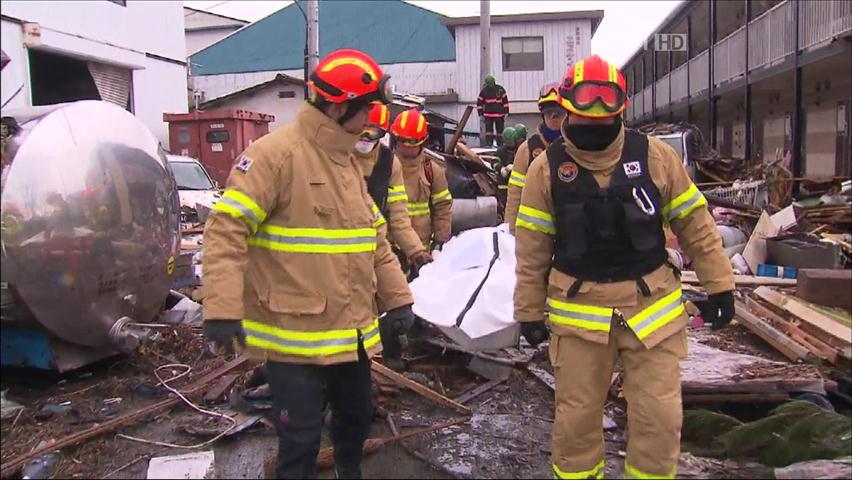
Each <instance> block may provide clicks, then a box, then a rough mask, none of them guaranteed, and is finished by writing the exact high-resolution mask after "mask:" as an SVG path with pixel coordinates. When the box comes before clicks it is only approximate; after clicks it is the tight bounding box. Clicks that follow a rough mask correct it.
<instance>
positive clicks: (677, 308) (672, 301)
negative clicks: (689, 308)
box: [627, 288, 684, 340]
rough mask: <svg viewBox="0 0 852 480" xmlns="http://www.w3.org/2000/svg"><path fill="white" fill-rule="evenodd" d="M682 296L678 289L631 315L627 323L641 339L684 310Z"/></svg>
mask: <svg viewBox="0 0 852 480" xmlns="http://www.w3.org/2000/svg"><path fill="white" fill-rule="evenodd" d="M682 296H683V292H682V291H681V289H679V288H678V289H676V290H675V291H673V292H671V293H670V294H668V295H666V296H665V297H663V298H661V299H659V300H657V301H656V302H654V303H653V304H652V305H651V306H650V307H648V308H646V309H644V310H642V311H641V312H639V313H637V314H636V315H634V316H632V317H630V319H628V320H627V325H629V326H630V328H631V329H633V332H634V333H636V336H637V337H638V338H639V340H642V339H644V338H645V337H647V336H648V335H650V334H652V333H654V332H655V331H657V330H658V329H659V328H660V327H662V326H663V325H665V324H667V323H669V322H670V321H672V320H673V319H675V318H677V317H678V315H681V314H682V313H683V312H684V307H683V301H682V300H681V297H682Z"/></svg>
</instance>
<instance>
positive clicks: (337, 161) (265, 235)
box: [204, 104, 413, 364]
mask: <svg viewBox="0 0 852 480" xmlns="http://www.w3.org/2000/svg"><path fill="white" fill-rule="evenodd" d="M356 137H357V136H356V135H351V134H348V133H346V132H345V131H344V130H343V129H342V128H341V127H340V126H339V125H338V124H337V123H336V122H334V121H333V120H331V119H330V118H328V117H327V116H325V115H324V114H323V113H322V112H321V111H319V110H318V109H316V108H315V107H313V106H311V105H309V104H305V105H304V106H303V107H302V109H301V110H300V111H299V114H298V117H297V118H296V120H295V121H294V122H293V123H290V124H288V125H285V126H283V127H281V128H279V129H277V130H275V131H274V132H272V133H270V134H268V135H266V136H264V137H262V138H261V139H259V140H257V141H256V142H254V143H253V144H252V145H251V146H250V147H249V148H247V149H246V150H245V152H243V154H242V155H241V156H240V157H239V158H238V160H237V163H236V164H235V166H234V169H233V170H232V172H231V174H230V176H229V178H228V182H227V187H226V190H225V193H224V194H223V195H222V199H221V200H220V201H219V202H218V203H216V204H215V206H214V209H213V211H212V212H211V214H210V218H209V219H208V220H207V225H206V228H205V234H204V241H205V245H204V250H205V251H204V285H205V290H206V291H207V292H208V297H207V298H206V299H205V301H204V319H205V321H215V320H218V319H241V320H242V324H243V328H244V330H245V333H246V343H247V345H248V349H249V354H250V355H251V356H252V357H254V358H258V359H261V360H274V361H286V362H295V363H313V364H331V363H340V362H348V361H355V360H357V358H358V356H357V355H358V354H357V345H358V339H359V338H361V339H362V341H363V343H364V346H365V348H366V350H367V352H368V354H370V355H372V354H374V353H376V352H378V351H380V350H381V341H380V340H381V339H380V337H379V329H378V321H377V308H376V300H375V298H376V294H377V292H378V293H381V294H382V297H383V298H384V299H385V300H386V301H387V303H388V304H387V305H386V307H387V308H388V309H393V308H396V307H399V306H403V305H408V304H411V303H413V299H412V297H411V293H410V291H409V289H408V285H407V283H406V280H405V277H404V276H403V274H402V271H401V270H400V266H399V262H398V261H397V259H396V256H395V255H393V253H392V252H391V249H390V245H389V244H388V242H387V240H386V239H385V238H384V236H383V235H381V234H379V233H377V227H378V226H379V225H380V224H381V223H382V222H384V218H383V217H382V216H381V214H380V213H379V211H378V208H376V206H375V205H374V204H373V201H372V199H371V198H370V196H369V194H368V193H367V186H366V184H365V182H364V179H363V177H362V176H361V174H360V172H359V171H358V169H357V168H356V167H355V165H354V164H353V162H352V160H351V157H350V153H351V151H352V148H353V146H354V144H355V141H356Z"/></svg>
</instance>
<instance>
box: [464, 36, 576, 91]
mask: <svg viewBox="0 0 852 480" xmlns="http://www.w3.org/2000/svg"><path fill="white" fill-rule="evenodd" d="M591 26H592V25H591V20H566V21H555V22H519V23H498V24H492V25H491V72H492V74H493V75H494V76H495V77H496V79H497V83H499V84H500V85H503V87H505V88H506V92H507V93H508V95H509V101H510V102H512V101H515V100H535V99H536V98H538V91H539V89H540V88H541V87H542V86H543V85H544V84H546V83H549V82H557V81H559V80H561V79H562V77H563V76H564V75H565V70H566V69H567V68H568V63H569V62H571V61H576V60H578V59H581V58H583V57H586V56H588V55H590V54H591V44H592V41H591ZM577 28H579V29H580V42H579V45H576V44H575V46H574V58H573V59H570V58H566V57H567V51H566V49H567V41H568V40H567V39H568V38H571V39H574V37H575V34H576V29H577ZM503 37H544V70H542V71H525V72H503V58H502V56H503V50H502V48H503V47H502V39H503ZM575 43H576V42H575ZM479 44H480V42H479V25H463V26H458V27H456V63H457V64H458V69H457V73H456V75H457V77H458V79H459V81H458V82H457V83H458V90H457V91H458V92H459V100H460V101H463V102H476V98H477V96H478V95H479V90H480V89H481V88H482V79H481V78H479V46H480V45H479Z"/></svg>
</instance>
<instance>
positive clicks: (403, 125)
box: [399, 110, 408, 128]
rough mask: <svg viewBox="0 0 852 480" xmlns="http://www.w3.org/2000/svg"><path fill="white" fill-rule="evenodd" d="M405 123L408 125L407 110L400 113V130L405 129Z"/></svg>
mask: <svg viewBox="0 0 852 480" xmlns="http://www.w3.org/2000/svg"><path fill="white" fill-rule="evenodd" d="M406 123H408V110H406V111H404V112H402V118H400V119H399V126H400V128H405V124H406Z"/></svg>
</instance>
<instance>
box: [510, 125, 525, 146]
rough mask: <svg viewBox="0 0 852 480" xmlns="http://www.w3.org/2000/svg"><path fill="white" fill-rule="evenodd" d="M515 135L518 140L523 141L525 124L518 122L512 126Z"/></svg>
mask: <svg viewBox="0 0 852 480" xmlns="http://www.w3.org/2000/svg"><path fill="white" fill-rule="evenodd" d="M512 128H514V129H515V135H516V136H517V137H518V141H519V142H523V141H524V140H526V139H527V126H526V125H524V124H523V123H518V124H516V125H515V126H514V127H512Z"/></svg>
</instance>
